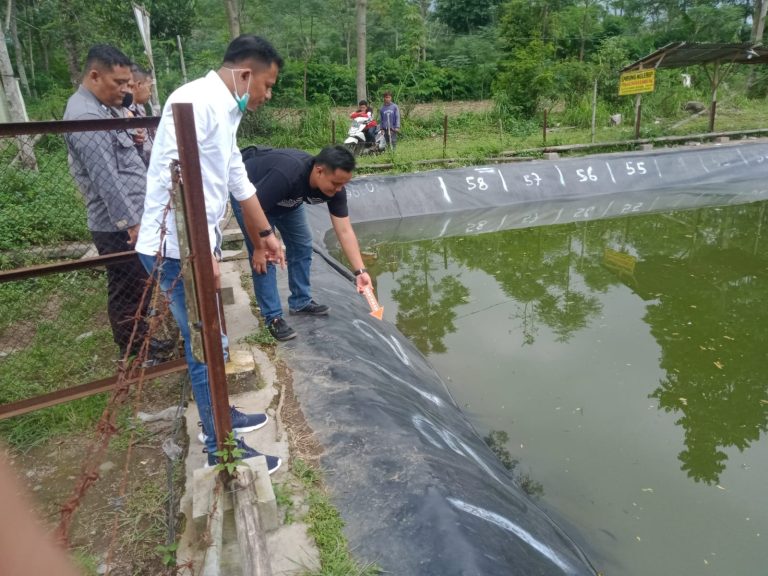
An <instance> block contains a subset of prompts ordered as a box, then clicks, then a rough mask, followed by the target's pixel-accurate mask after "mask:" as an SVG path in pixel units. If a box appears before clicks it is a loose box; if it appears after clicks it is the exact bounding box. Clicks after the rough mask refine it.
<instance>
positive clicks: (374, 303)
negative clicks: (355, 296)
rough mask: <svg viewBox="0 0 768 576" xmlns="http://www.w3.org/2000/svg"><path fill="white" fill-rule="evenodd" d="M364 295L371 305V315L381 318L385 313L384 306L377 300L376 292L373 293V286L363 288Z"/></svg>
mask: <svg viewBox="0 0 768 576" xmlns="http://www.w3.org/2000/svg"><path fill="white" fill-rule="evenodd" d="M363 296H365V299H366V301H367V302H368V306H370V307H371V316H373V317H374V318H378V319H379V320H381V317H382V316H383V315H384V308H382V307H381V306H380V305H379V301H378V300H376V294H374V293H373V287H372V286H366V287H365V288H364V289H363Z"/></svg>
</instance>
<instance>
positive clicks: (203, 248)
mask: <svg viewBox="0 0 768 576" xmlns="http://www.w3.org/2000/svg"><path fill="white" fill-rule="evenodd" d="M173 123H174V125H175V126H176V142H177V143H178V148H179V163H180V165H181V182H182V185H181V193H182V194H181V196H182V199H183V203H184V206H183V208H184V210H183V212H184V216H185V218H184V223H183V227H182V226H178V231H179V237H181V236H182V235H183V234H184V232H186V236H187V239H188V241H189V245H188V246H189V252H190V256H189V260H188V265H189V267H190V268H191V269H192V270H191V272H192V278H194V284H195V300H196V302H197V309H198V311H199V318H200V322H199V324H198V325H197V326H195V325H192V326H190V328H191V330H192V332H193V333H194V332H195V331H196V330H198V329H199V330H201V331H202V341H203V351H204V354H205V362H206V364H207V365H208V387H209V389H210V393H211V408H212V410H213V422H214V427H215V430H216V441H217V443H218V447H219V450H221V449H222V448H223V441H224V439H225V438H226V437H227V435H228V434H229V433H230V432H231V431H232V421H231V419H230V415H229V395H228V393H227V375H226V372H225V371H224V352H223V350H222V346H221V332H222V330H221V322H220V320H219V307H218V299H217V297H216V283H215V281H214V275H213V264H212V260H211V259H212V258H213V256H212V252H213V251H212V250H211V244H210V242H209V240H208V225H207V217H206V211H205V198H204V196H203V178H202V174H201V172H200V155H199V150H198V145H197V136H196V132H195V115H194V111H193V108H192V104H173ZM176 212H177V213H178V212H180V210H179V209H178V207H177V210H176ZM187 275H188V274H187ZM185 289H186V284H185ZM192 305H193V302H190V294H189V293H188V292H187V307H188V308H190V307H192Z"/></svg>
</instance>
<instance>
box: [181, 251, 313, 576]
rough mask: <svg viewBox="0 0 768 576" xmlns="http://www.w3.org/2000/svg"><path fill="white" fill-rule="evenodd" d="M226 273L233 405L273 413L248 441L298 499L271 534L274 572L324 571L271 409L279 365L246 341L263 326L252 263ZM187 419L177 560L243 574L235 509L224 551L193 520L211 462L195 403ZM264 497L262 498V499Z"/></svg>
mask: <svg viewBox="0 0 768 576" xmlns="http://www.w3.org/2000/svg"><path fill="white" fill-rule="evenodd" d="M231 256H232V255H230V257H231ZM221 273H222V278H221V282H222V289H223V291H224V292H225V298H224V302H225V307H224V311H225V317H226V326H227V334H228V336H229V342H230V355H231V360H230V362H228V363H227V375H228V378H227V379H228V384H229V388H230V403H231V404H233V405H235V406H237V407H238V409H239V410H241V411H243V412H266V413H267V414H268V415H269V422H268V423H267V425H266V426H264V427H263V428H261V429H260V430H256V431H254V432H250V433H248V434H245V435H244V440H245V442H246V443H247V444H248V445H249V446H251V447H252V448H255V449H256V450H258V451H259V452H263V453H266V454H272V455H275V456H279V457H280V458H281V459H282V465H281V467H280V469H279V470H277V471H276V472H275V473H274V474H272V475H271V476H269V478H270V479H271V481H272V484H273V486H276V485H280V488H279V489H280V493H281V494H282V493H285V492H288V493H290V494H291V499H292V501H293V511H292V516H294V518H292V521H291V523H289V524H285V523H284V521H283V516H284V512H283V511H281V510H279V509H278V513H277V518H278V522H279V526H278V527H277V528H276V529H274V530H271V531H269V532H267V534H266V540H267V549H268V550H269V556H270V564H271V568H272V574H273V575H274V576H289V575H299V574H302V573H304V572H306V571H310V570H319V568H320V560H319V554H318V551H317V549H316V547H315V545H314V541H313V540H312V538H311V537H310V536H309V535H308V534H307V525H306V524H304V523H302V522H301V521H300V520H301V512H302V508H303V506H302V500H303V495H302V494H301V487H300V484H299V483H298V482H297V481H295V480H294V479H293V476H292V475H291V472H290V468H291V463H290V455H289V446H288V434H287V431H286V430H280V431H279V430H278V428H277V425H278V423H277V419H276V418H275V410H274V408H270V406H271V405H275V406H276V405H277V402H278V400H279V398H278V394H279V389H278V388H277V382H276V371H275V367H274V365H273V364H272V362H271V361H270V359H269V358H268V357H267V355H266V354H265V353H264V352H263V351H261V350H260V349H259V348H258V347H256V346H251V345H249V344H246V343H245V342H243V339H244V338H245V337H246V336H248V335H250V334H253V333H254V332H255V331H256V330H258V328H259V321H258V319H257V318H256V317H255V316H254V315H253V313H252V312H251V307H250V302H251V296H252V294H249V293H248V292H246V291H245V290H244V289H243V287H242V282H241V275H243V274H249V273H250V272H249V270H248V263H247V259H242V258H240V259H238V258H236V257H235V258H233V259H230V260H227V261H224V262H222V263H221ZM185 416H186V423H187V432H188V434H189V453H188V455H187V458H186V463H185V466H186V476H187V483H186V490H185V494H184V496H183V497H182V500H181V512H182V513H183V514H184V515H185V516H186V520H187V521H186V524H185V531H184V533H183V535H182V537H181V539H180V542H179V548H178V551H177V555H176V556H177V562H178V564H179V565H182V564H184V563H185V562H189V561H191V562H192V565H193V566H194V573H195V574H199V573H200V568H201V567H202V566H203V565H204V564H205V561H206V556H210V555H211V554H220V563H217V564H219V566H218V569H219V570H220V572H218V573H219V574H222V575H226V576H238V575H240V574H242V569H241V566H240V551H239V548H238V544H237V536H236V533H235V530H234V519H233V515H232V513H231V507H228V505H225V510H227V508H229V510H230V511H229V513H227V512H225V514H224V525H223V546H222V549H221V550H220V551H218V550H214V549H212V548H206V546H205V545H204V544H203V545H201V542H200V540H201V536H203V535H204V532H205V522H204V521H203V522H197V523H196V522H195V521H193V500H194V499H195V498H204V499H205V498H209V496H210V494H209V493H210V490H211V486H212V484H211V483H210V482H207V483H206V482H203V481H201V478H202V477H203V476H205V474H204V473H202V472H201V470H200V469H201V468H203V466H204V464H205V454H203V452H202V448H203V446H202V444H201V443H200V441H199V440H198V438H197V435H198V433H199V431H200V428H199V427H198V424H197V423H198V415H197V407H196V405H195V403H194V402H190V403H189V407H188V408H187V411H186V414H185ZM278 438H280V440H278ZM254 460H256V459H254ZM196 471H197V472H196ZM207 476H208V477H210V476H211V475H210V474H208V475H207ZM259 499H260V500H261V499H262V498H261V495H259ZM267 523H269V522H267ZM208 564H210V558H208ZM203 574H205V575H209V574H210V575H213V574H216V572H215V570H213V571H211V570H206V571H205V572H203Z"/></svg>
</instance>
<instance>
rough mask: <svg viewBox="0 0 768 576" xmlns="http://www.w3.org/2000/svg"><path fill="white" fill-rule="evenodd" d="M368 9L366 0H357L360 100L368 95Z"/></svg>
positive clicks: (358, 93)
mask: <svg viewBox="0 0 768 576" xmlns="http://www.w3.org/2000/svg"><path fill="white" fill-rule="evenodd" d="M367 10H368V0H357V5H356V22H357V78H356V79H355V84H356V86H357V99H358V100H362V99H364V98H367V97H368V87H367V84H366V81H365V59H366V57H367V55H368V47H367V40H368V32H367V30H366V12H367Z"/></svg>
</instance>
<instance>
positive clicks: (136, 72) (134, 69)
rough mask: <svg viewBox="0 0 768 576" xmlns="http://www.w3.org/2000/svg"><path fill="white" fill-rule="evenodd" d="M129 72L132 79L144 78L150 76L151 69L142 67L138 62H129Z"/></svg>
mask: <svg viewBox="0 0 768 576" xmlns="http://www.w3.org/2000/svg"><path fill="white" fill-rule="evenodd" d="M131 74H133V78H134V80H137V79H142V80H146V79H147V78H152V69H151V68H143V67H141V66H139V65H138V64H136V63H134V64H131Z"/></svg>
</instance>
